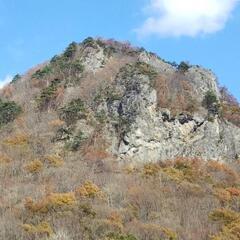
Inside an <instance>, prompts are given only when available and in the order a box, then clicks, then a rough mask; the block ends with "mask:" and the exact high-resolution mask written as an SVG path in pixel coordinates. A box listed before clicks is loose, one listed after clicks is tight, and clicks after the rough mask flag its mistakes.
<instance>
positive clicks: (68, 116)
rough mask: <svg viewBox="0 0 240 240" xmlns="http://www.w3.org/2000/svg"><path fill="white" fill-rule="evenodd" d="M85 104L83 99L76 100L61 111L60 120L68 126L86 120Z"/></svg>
mask: <svg viewBox="0 0 240 240" xmlns="http://www.w3.org/2000/svg"><path fill="white" fill-rule="evenodd" d="M85 111H86V109H85V107H84V102H83V101H82V100H81V99H79V98H78V99H74V100H72V101H71V102H70V103H69V104H68V105H66V106H64V107H63V108H61V109H60V119H61V120H64V121H65V122H66V123H67V124H68V125H71V124H73V123H75V122H76V121H77V120H79V119H81V118H85V116H86V114H85Z"/></svg>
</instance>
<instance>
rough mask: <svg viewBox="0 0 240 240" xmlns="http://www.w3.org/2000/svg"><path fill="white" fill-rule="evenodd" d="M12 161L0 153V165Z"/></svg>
mask: <svg viewBox="0 0 240 240" xmlns="http://www.w3.org/2000/svg"><path fill="white" fill-rule="evenodd" d="M11 161H12V160H11V159H10V158H9V157H8V156H7V155H5V154H2V153H0V164H8V163H10V162H11Z"/></svg>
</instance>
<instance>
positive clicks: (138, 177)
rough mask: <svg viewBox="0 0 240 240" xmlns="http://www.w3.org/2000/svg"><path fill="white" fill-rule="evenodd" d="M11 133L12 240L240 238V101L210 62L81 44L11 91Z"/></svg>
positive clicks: (7, 226) (7, 120)
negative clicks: (219, 79)
mask: <svg viewBox="0 0 240 240" xmlns="http://www.w3.org/2000/svg"><path fill="white" fill-rule="evenodd" d="M0 139H1V140H0V185H1V188H0V189H1V190H0V191H1V192H0V193H1V194H0V222H1V227H0V236H2V238H1V239H6V240H14V239H18V240H19V239H20V240H21V239H46V238H51V239H60V240H61V239H62V240H68V239H113V240H114V239H116V240H117V239H126V240H127V239H128V240H130V239H132V240H133V239H169V240H170V239H172V240H173V239H215V240H219V239H220V240H221V239H240V238H239V236H240V235H239V234H240V231H239V229H240V226H239V216H240V215H239V213H238V212H239V206H238V205H239V204H238V201H239V199H240V198H239V197H240V189H239V188H238V187H239V183H240V182H239V174H238V169H239V166H238V165H239V161H240V107H239V103H238V102H237V101H236V100H235V99H234V97H232V96H231V94H229V93H228V91H227V90H226V89H225V88H220V87H219V86H218V83H217V79H216V76H215V75H214V74H213V73H212V72H211V71H210V70H207V69H204V68H202V67H200V66H192V65H190V64H188V63H185V62H182V63H180V64H179V65H178V64H175V63H169V62H166V61H165V60H163V59H161V58H159V57H158V56H156V55H155V54H153V53H149V52H147V51H145V50H144V49H142V48H134V47H132V46H131V45H129V44H127V43H120V42H117V41H114V40H103V39H93V38H88V39H86V40H84V41H83V42H82V43H80V44H77V43H74V42H73V43H71V44H70V45H69V46H68V47H67V49H66V50H65V52H64V53H63V54H61V55H58V56H55V57H53V58H52V59H51V60H50V61H49V62H46V63H43V64H41V65H39V66H37V67H35V68H33V69H31V70H30V71H29V72H28V73H26V74H25V75H22V76H21V75H16V76H15V78H14V79H13V81H12V83H10V84H9V85H7V86H6V87H4V88H3V89H2V90H1V92H0ZM225 218H227V219H228V220H225ZM229 218H230V220H229ZM218 220H219V222H220V223H222V224H223V223H224V224H225V225H224V227H222V224H219V223H218ZM216 222H217V223H216ZM217 232H218V233H217ZM215 234H218V235H215ZM237 234H238V235H237ZM214 235H215V237H214ZM225 236H227V237H225ZM232 236H234V237H235V238H230V237H232ZM224 237H225V238H224Z"/></svg>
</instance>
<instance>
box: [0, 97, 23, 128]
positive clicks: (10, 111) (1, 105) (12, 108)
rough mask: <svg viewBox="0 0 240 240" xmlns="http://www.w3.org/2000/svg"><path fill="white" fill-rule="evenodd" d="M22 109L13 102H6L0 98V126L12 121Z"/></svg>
mask: <svg viewBox="0 0 240 240" xmlns="http://www.w3.org/2000/svg"><path fill="white" fill-rule="evenodd" d="M21 111H22V109H21V107H20V106H18V105H17V104H16V103H15V102H6V101H2V100H1V99H0V127H2V126H3V125H5V124H7V123H9V122H12V121H14V119H15V118H16V117H17V116H18V115H19V114H20V113H21Z"/></svg>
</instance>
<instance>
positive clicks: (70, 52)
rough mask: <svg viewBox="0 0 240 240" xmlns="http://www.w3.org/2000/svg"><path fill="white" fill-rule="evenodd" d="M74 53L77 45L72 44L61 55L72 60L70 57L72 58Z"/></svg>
mask: <svg viewBox="0 0 240 240" xmlns="http://www.w3.org/2000/svg"><path fill="white" fill-rule="evenodd" d="M76 51H77V43H76V42H72V43H70V44H69V46H68V47H67V49H66V50H65V52H64V53H63V56H64V57H67V58H72V57H74V55H75V53H76Z"/></svg>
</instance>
